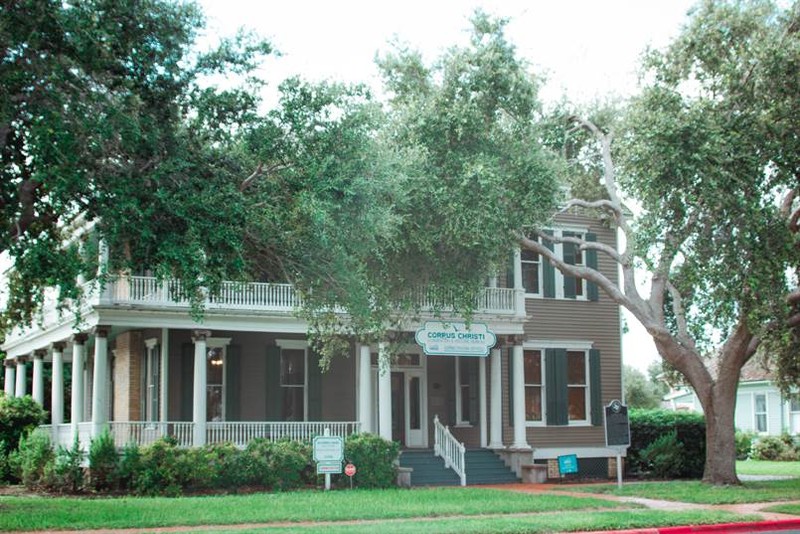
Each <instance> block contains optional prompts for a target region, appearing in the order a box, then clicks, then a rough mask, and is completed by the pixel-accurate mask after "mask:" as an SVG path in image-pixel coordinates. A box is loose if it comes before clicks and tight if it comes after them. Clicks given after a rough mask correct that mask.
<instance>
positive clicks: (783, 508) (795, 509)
mask: <svg viewBox="0 0 800 534" xmlns="http://www.w3.org/2000/svg"><path fill="white" fill-rule="evenodd" d="M764 510H766V511H767V512H779V513H782V514H792V515H800V504H776V505H775V506H770V507H769V508H764Z"/></svg>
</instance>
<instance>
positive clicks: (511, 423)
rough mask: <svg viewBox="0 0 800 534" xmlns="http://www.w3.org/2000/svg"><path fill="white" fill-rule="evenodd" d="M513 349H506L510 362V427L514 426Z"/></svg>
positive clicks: (508, 368)
mask: <svg viewBox="0 0 800 534" xmlns="http://www.w3.org/2000/svg"><path fill="white" fill-rule="evenodd" d="M512 350H513V349H512V348H511V347H509V348H508V349H506V353H507V357H506V362H508V365H507V366H506V367H507V370H508V424H509V426H514V366H513V365H512V364H513V363H514V362H512V361H511V360H512V358H511V351H512Z"/></svg>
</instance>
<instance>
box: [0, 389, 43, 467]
mask: <svg viewBox="0 0 800 534" xmlns="http://www.w3.org/2000/svg"><path fill="white" fill-rule="evenodd" d="M44 421H45V412H44V410H43V409H42V407H41V406H40V405H39V403H37V402H36V401H34V400H33V398H31V397H30V396H29V395H26V396H24V397H7V396H6V395H5V393H3V392H0V446H1V447H0V456H6V455H8V454H9V453H10V452H11V451H14V450H16V449H17V446H18V445H19V443H20V440H21V438H22V437H23V436H24V435H26V434H28V433H29V432H31V431H32V430H33V429H35V428H36V427H37V426H38V425H41V424H43V423H44Z"/></svg>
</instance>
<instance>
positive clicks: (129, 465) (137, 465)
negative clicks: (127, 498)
mask: <svg viewBox="0 0 800 534" xmlns="http://www.w3.org/2000/svg"><path fill="white" fill-rule="evenodd" d="M141 469H142V453H141V451H140V450H139V446H138V445H136V444H135V443H129V444H127V445H125V447H123V448H122V453H121V454H120V456H119V466H118V471H117V480H118V483H119V488H120V489H122V490H133V489H134V488H135V487H136V478H137V475H138V473H139V471H140V470H141Z"/></svg>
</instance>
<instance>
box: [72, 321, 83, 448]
mask: <svg viewBox="0 0 800 534" xmlns="http://www.w3.org/2000/svg"><path fill="white" fill-rule="evenodd" d="M86 338H87V335H86V334H77V335H75V336H73V337H72V404H71V410H72V412H71V415H70V425H71V426H72V441H75V439H76V438H77V437H78V423H82V422H83V366H84V357H85V355H86V345H85V343H86Z"/></svg>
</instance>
